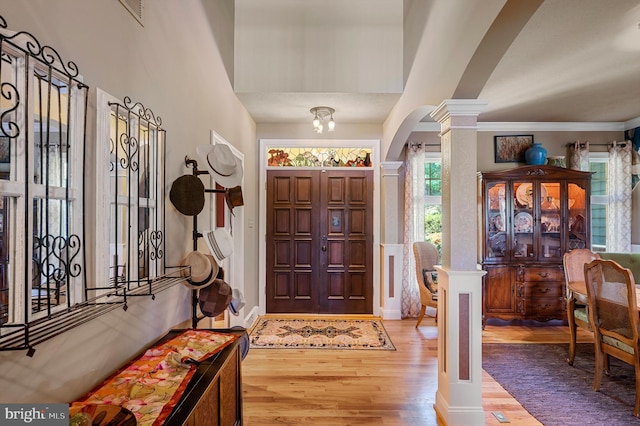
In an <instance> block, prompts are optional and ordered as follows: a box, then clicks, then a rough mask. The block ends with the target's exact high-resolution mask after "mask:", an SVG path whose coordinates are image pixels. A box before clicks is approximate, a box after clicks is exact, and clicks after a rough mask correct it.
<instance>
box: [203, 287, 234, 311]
mask: <svg viewBox="0 0 640 426" xmlns="http://www.w3.org/2000/svg"><path fill="white" fill-rule="evenodd" d="M231 297H232V294H231V286H230V285H229V284H227V283H226V282H224V281H223V280H221V279H217V278H216V279H215V280H213V283H211V284H210V285H208V286H207V287H205V288H203V289H200V292H199V293H198V305H199V306H200V310H201V311H202V313H203V314H204V315H206V316H208V317H217V316H218V315H220V314H221V313H222V312H224V310H225V309H227V307H228V306H229V303H230V302H231Z"/></svg>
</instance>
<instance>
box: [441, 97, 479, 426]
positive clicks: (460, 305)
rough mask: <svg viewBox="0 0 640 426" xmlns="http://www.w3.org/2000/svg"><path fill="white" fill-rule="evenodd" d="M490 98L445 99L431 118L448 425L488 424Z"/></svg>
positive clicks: (443, 413) (443, 405)
mask: <svg viewBox="0 0 640 426" xmlns="http://www.w3.org/2000/svg"><path fill="white" fill-rule="evenodd" d="M485 105H486V102H482V101H478V100H469V99H451V100H445V101H444V102H442V104H440V105H439V106H438V108H436V109H435V110H434V111H433V112H432V113H431V116H432V117H433V118H434V119H435V120H436V121H438V122H439V123H440V128H441V133H440V136H441V145H442V252H443V253H442V267H440V268H438V390H437V392H436V405H435V409H436V412H437V414H438V416H439V417H441V418H442V420H443V421H444V422H445V423H446V424H448V425H474V426H475V425H484V423H485V414H484V410H483V408H482V276H483V275H484V271H481V270H480V269H479V268H478V264H477V247H478V241H479V240H478V219H477V214H478V204H477V203H478V199H477V117H478V114H479V113H480V111H481V110H482V109H483V108H484V106H485Z"/></svg>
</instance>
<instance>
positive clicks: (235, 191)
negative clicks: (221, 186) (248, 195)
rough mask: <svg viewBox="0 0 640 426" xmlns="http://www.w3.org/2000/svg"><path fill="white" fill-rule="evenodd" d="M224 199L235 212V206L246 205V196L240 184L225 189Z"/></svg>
mask: <svg viewBox="0 0 640 426" xmlns="http://www.w3.org/2000/svg"><path fill="white" fill-rule="evenodd" d="M224 200H225V201H226V202H227V207H229V210H231V213H233V208H234V207H241V206H244V198H243V197H242V187H241V186H240V185H238V186H234V187H233V188H228V189H227V190H225V191H224Z"/></svg>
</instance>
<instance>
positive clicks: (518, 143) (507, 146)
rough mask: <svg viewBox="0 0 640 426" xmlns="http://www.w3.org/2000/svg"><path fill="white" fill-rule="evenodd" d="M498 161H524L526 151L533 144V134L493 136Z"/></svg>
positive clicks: (496, 160)
mask: <svg viewBox="0 0 640 426" xmlns="http://www.w3.org/2000/svg"><path fill="white" fill-rule="evenodd" d="M493 145H494V150H495V151H494V152H495V162H496V163H524V152H525V151H526V150H527V149H528V148H529V147H530V146H531V145H533V135H501V136H494V137H493Z"/></svg>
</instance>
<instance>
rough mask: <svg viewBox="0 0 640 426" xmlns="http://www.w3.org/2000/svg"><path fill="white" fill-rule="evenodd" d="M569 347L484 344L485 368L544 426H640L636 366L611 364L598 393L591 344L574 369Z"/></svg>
mask: <svg viewBox="0 0 640 426" xmlns="http://www.w3.org/2000/svg"><path fill="white" fill-rule="evenodd" d="M568 353H569V344H568V343H567V344H484V345H483V346H482V367H483V368H484V370H485V371H486V372H487V373H489V374H490V375H491V377H493V378H494V379H495V380H496V381H497V382H498V383H500V384H501V385H502V387H504V388H505V389H506V390H507V392H509V393H510V394H511V395H512V396H513V397H514V398H515V399H516V400H517V401H518V402H519V403H520V404H521V405H522V406H523V407H524V408H525V409H526V410H527V411H529V412H530V413H531V414H532V415H533V416H534V417H535V418H536V419H538V421H540V422H541V423H542V424H544V425H545V426H553V425H562V426H572V425H580V426H584V425H598V426H600V425H616V426H618V425H619V426H623V425H634V424H638V425H640V419H638V418H636V417H634V416H633V403H634V400H635V374H634V370H633V366H631V365H628V364H625V363H623V362H621V361H618V360H616V359H615V358H610V359H611V361H610V363H611V375H610V376H606V375H605V376H603V379H602V386H601V388H600V391H599V392H595V391H594V390H593V377H594V368H595V354H594V347H593V344H592V343H579V344H578V347H577V351H576V359H575V361H574V363H573V366H570V365H569V364H567V361H566V358H567V355H568Z"/></svg>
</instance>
